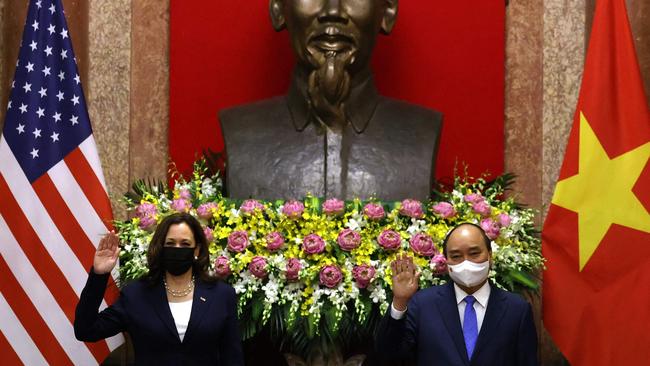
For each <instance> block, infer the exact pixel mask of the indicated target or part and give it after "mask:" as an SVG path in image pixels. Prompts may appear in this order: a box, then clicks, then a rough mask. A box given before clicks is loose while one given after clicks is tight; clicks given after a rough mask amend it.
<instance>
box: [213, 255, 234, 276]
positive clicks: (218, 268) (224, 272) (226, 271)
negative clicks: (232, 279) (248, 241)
mask: <svg viewBox="0 0 650 366" xmlns="http://www.w3.org/2000/svg"><path fill="white" fill-rule="evenodd" d="M214 273H215V274H216V275H217V277H220V278H226V277H228V276H229V275H230V273H231V272H230V261H229V260H228V258H226V257H224V256H223V255H222V256H220V257H218V258H217V259H215V260H214Z"/></svg>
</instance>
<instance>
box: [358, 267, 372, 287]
mask: <svg viewBox="0 0 650 366" xmlns="http://www.w3.org/2000/svg"><path fill="white" fill-rule="evenodd" d="M352 277H353V278H354V280H355V281H356V282H357V287H359V288H366V287H368V284H370V280H372V278H373V277H375V268H374V267H373V266H369V265H367V264H361V265H358V266H354V268H353V269H352Z"/></svg>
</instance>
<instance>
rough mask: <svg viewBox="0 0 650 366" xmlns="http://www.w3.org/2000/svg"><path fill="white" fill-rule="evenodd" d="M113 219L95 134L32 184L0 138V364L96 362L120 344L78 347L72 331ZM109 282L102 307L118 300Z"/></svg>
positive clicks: (109, 342) (119, 341) (117, 338)
mask: <svg viewBox="0 0 650 366" xmlns="http://www.w3.org/2000/svg"><path fill="white" fill-rule="evenodd" d="M111 220H112V213H111V208H110V201H109V199H108V195H107V193H106V186H105V183H104V177H103V174H102V170H101V165H100V163H99V159H98V157H97V150H96V146H95V141H94V140H93V138H92V136H90V137H89V138H88V139H86V140H85V141H84V142H83V143H82V144H81V145H80V146H79V147H78V148H77V149H75V150H74V151H73V152H71V153H70V154H69V155H68V156H67V157H66V158H65V159H64V160H63V161H61V162H59V163H58V164H57V165H55V166H54V167H53V168H52V169H50V170H49V171H48V172H47V173H46V174H44V175H43V176H42V177H40V178H39V179H37V180H36V181H35V182H34V183H32V184H30V183H29V181H28V180H27V177H26V176H25V175H24V173H23V171H22V169H21V168H20V166H19V164H18V162H17V161H16V159H15V157H14V155H13V154H12V152H11V150H10V148H9V146H8V145H7V143H6V141H5V140H4V138H1V139H0V274H1V276H0V277H1V280H0V332H1V333H2V334H0V354H3V355H2V356H0V361H3V360H4V359H3V358H4V357H7V360H10V359H11V358H12V357H13V358H16V359H18V360H20V362H22V363H24V364H27V365H32V364H35V365H39V364H48V363H49V364H76V365H91V364H98V363H101V362H102V361H103V360H104V358H105V357H106V356H107V355H108V353H109V352H110V351H112V350H113V349H115V348H117V347H118V346H119V345H120V344H122V343H123V341H124V340H123V337H122V336H121V335H117V336H115V337H112V338H109V339H107V340H105V341H102V342H97V343H94V344H91V343H83V342H79V341H77V340H76V339H75V337H74V332H73V326H72V324H73V321H74V309H75V306H76V304H77V302H78V300H79V295H80V294H81V290H82V289H83V286H84V284H85V282H86V278H87V277H88V269H89V268H90V266H91V265H92V260H93V255H94V252H95V249H96V247H97V245H98V243H99V240H100V238H101V237H102V235H103V234H105V233H106V232H107V231H108V230H110V229H112V225H111ZM112 277H113V278H112V279H111V281H110V283H109V291H107V295H106V296H105V297H104V299H105V301H103V302H102V308H104V307H106V303H107V302H109V303H110V302H111V301H112V300H113V299H115V297H116V296H117V289H116V287H115V281H114V279H115V278H117V268H116V270H115V271H114V272H113V276H112ZM5 348H10V349H5ZM3 364H4V362H3Z"/></svg>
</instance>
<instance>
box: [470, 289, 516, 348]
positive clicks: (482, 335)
mask: <svg viewBox="0 0 650 366" xmlns="http://www.w3.org/2000/svg"><path fill="white" fill-rule="evenodd" d="M505 299H506V297H505V295H504V293H503V290H500V289H498V288H496V287H494V286H492V289H491V291H490V297H489V298H488V304H487V309H486V310H485V317H484V318H483V325H482V326H481V331H480V332H479V334H478V339H477V340H476V347H474V354H473V357H472V358H476V355H478V354H479V353H480V352H481V350H482V349H483V348H485V346H486V344H488V343H489V341H490V339H491V338H492V336H493V335H494V334H496V333H498V332H499V323H500V322H501V319H502V318H503V315H504V314H505V313H506V310H507V305H506V303H505Z"/></svg>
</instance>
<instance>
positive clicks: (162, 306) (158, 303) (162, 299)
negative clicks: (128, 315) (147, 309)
mask: <svg viewBox="0 0 650 366" xmlns="http://www.w3.org/2000/svg"><path fill="white" fill-rule="evenodd" d="M148 298H149V303H150V304H151V307H152V308H153V309H154V310H155V311H156V314H158V317H159V318H160V320H161V321H162V322H163V324H165V327H167V329H168V330H169V331H170V332H171V334H172V336H173V337H174V338H176V339H178V340H179V341H180V338H179V337H178V331H177V330H176V323H174V317H173V316H172V312H171V310H170V309H169V304H168V302H169V301H168V300H167V293H166V292H165V287H164V286H163V284H162V282H161V283H160V284H158V285H156V286H154V287H153V288H151V289H150V291H149V292H148Z"/></svg>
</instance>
